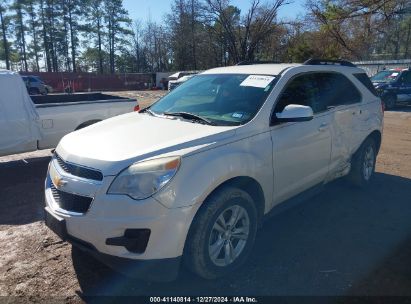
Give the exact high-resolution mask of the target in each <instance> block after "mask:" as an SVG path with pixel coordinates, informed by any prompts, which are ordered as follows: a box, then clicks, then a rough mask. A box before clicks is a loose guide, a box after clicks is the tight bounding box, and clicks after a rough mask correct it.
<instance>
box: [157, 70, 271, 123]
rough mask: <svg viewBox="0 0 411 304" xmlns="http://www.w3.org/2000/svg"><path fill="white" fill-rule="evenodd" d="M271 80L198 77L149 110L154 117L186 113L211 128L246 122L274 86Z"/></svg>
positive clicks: (215, 76)
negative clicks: (194, 116) (196, 117)
mask: <svg viewBox="0 0 411 304" xmlns="http://www.w3.org/2000/svg"><path fill="white" fill-rule="evenodd" d="M274 80H275V77H274V76H265V75H248V74H241V75H239V74H215V75H209V74H207V75H198V76H196V77H193V78H191V79H189V80H188V81H186V82H184V83H183V84H181V85H180V86H178V87H177V88H176V89H175V90H173V91H171V92H170V93H169V94H168V95H166V96H164V97H163V98H162V99H160V100H159V101H158V102H156V103H155V104H154V105H152V106H151V107H150V110H151V112H153V113H154V114H157V115H168V114H170V113H181V112H184V113H190V114H194V115H196V116H199V117H201V118H205V119H206V120H209V121H211V122H212V123H213V124H215V125H240V124H244V123H246V122H248V121H250V120H251V119H252V118H253V117H254V116H255V115H256V114H257V112H258V110H259V109H260V108H261V106H262V105H263V103H264V101H265V99H266V98H267V96H268V94H269V93H270V92H271V90H272V88H273V86H274V84H275V83H274V82H275V81H274Z"/></svg>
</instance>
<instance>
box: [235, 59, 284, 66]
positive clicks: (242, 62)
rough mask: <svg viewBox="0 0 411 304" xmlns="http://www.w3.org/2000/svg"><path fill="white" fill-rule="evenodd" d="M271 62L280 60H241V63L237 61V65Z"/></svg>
mask: <svg viewBox="0 0 411 304" xmlns="http://www.w3.org/2000/svg"><path fill="white" fill-rule="evenodd" d="M270 63H276V64H278V63H280V62H278V61H259V60H251V61H250V60H244V61H240V62H239V63H237V64H236V65H252V64H270Z"/></svg>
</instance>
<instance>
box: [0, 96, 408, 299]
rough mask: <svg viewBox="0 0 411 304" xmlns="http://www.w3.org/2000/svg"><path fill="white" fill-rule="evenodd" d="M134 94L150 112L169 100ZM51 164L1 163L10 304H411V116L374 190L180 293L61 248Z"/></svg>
mask: <svg viewBox="0 0 411 304" xmlns="http://www.w3.org/2000/svg"><path fill="white" fill-rule="evenodd" d="M125 94H127V96H135V97H138V99H139V100H140V101H141V103H142V104H144V103H145V104H148V103H150V102H152V101H153V100H155V99H156V98H158V96H160V95H161V94H162V92H154V93H146V92H128V93H125ZM155 94H159V95H155ZM49 156H50V152H49V151H41V152H35V153H31V154H25V155H14V156H11V157H7V158H0V186H1V187H0V189H1V191H0V248H1V255H0V273H1V274H2V275H0V296H6V295H12V296H16V295H17V296H25V297H34V298H38V297H50V296H53V297H55V299H57V300H59V301H60V300H62V301H68V302H77V301H82V300H84V298H85V296H88V295H186V294H197V295H198V294H201V295H238V294H242V295H408V296H411V221H410V218H411V108H401V109H398V110H397V111H391V112H386V115H385V128H384V138H383V144H382V149H381V152H380V154H379V157H378V164H377V174H376V176H375V180H374V182H373V184H372V186H371V187H370V189H368V190H367V191H362V190H357V189H353V188H350V187H348V185H347V184H346V183H345V182H344V181H337V182H334V183H332V184H330V185H329V186H327V187H326V189H325V191H324V192H322V193H321V194H320V195H318V196H316V197H314V198H312V199H310V200H309V201H306V202H305V203H304V204H300V205H298V206H295V207H293V208H291V209H288V210H287V211H285V212H283V213H282V214H280V215H278V216H276V217H274V218H272V219H271V220H270V221H269V222H267V223H266V224H265V225H264V227H263V229H262V230H261V231H260V233H259V235H258V238H257V242H256V246H255V248H254V250H253V252H252V256H251V259H250V261H249V262H248V263H247V264H246V265H245V266H244V267H243V268H242V269H241V270H239V271H237V272H236V273H234V274H233V275H232V276H230V277H227V278H224V279H221V280H217V281H204V280H202V279H199V278H197V277H195V276H193V275H191V274H190V273H188V272H186V271H182V273H181V275H180V277H179V279H178V280H177V281H175V282H172V283H144V282H140V281H136V280H131V279H127V278H125V277H123V276H121V275H118V274H116V273H114V272H113V271H111V270H110V269H108V268H107V267H105V266H103V265H101V264H99V263H98V262H96V261H95V260H93V259H91V258H90V257H88V256H87V255H85V254H83V253H81V252H79V251H78V250H72V247H71V245H69V244H67V243H64V242H61V241H60V240H59V239H58V238H57V237H56V236H55V235H54V234H53V233H52V232H50V231H49V230H48V229H47V228H45V226H44V223H43V221H42V215H43V183H44V177H45V174H46V171H47V164H48V161H49Z"/></svg>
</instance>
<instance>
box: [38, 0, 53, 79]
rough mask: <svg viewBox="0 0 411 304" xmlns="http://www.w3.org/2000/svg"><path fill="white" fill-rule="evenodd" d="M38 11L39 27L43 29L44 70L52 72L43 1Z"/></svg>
mask: <svg viewBox="0 0 411 304" xmlns="http://www.w3.org/2000/svg"><path fill="white" fill-rule="evenodd" d="M40 11H41V25H42V27H43V45H44V51H45V54H46V69H47V72H51V71H52V65H51V60H50V48H49V40H48V37H47V28H46V17H45V14H44V1H43V0H41V1H40Z"/></svg>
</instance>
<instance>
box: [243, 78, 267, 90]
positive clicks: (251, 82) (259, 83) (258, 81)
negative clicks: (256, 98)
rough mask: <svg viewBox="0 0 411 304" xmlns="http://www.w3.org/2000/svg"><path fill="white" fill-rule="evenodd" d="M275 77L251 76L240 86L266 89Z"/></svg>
mask: <svg viewBox="0 0 411 304" xmlns="http://www.w3.org/2000/svg"><path fill="white" fill-rule="evenodd" d="M274 78H275V77H273V76H263V75H250V76H248V77H247V78H246V79H244V81H243V82H242V83H241V84H240V86H242V87H255V88H263V89H264V88H265V87H266V86H268V85H269V84H270V82H271V81H273V79H274Z"/></svg>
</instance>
